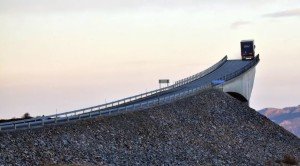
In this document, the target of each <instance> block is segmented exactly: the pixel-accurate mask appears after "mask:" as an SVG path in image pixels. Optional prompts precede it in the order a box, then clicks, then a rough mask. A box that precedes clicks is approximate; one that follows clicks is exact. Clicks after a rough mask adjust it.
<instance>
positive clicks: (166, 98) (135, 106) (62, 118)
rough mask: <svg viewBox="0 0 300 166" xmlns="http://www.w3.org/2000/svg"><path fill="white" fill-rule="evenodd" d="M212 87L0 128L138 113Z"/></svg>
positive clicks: (28, 127) (0, 128)
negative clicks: (130, 112) (129, 112)
mask: <svg viewBox="0 0 300 166" xmlns="http://www.w3.org/2000/svg"><path fill="white" fill-rule="evenodd" d="M210 87H211V85H210V84H207V85H204V86H201V87H197V88H193V89H188V90H186V91H183V92H179V93H175V94H171V95H168V96H164V97H157V98H154V99H152V100H147V101H145V102H141V103H137V104H131V105H127V106H123V107H116V108H110V109H104V110H95V111H93V112H88V113H83V114H79V115H76V114H75V115H71V116H68V114H62V115H65V116H55V117H52V116H45V117H43V118H40V119H36V120H35V121H29V122H23V123H13V124H9V125H5V126H0V131H10V130H18V129H30V128H37V127H42V126H45V125H50V124H58V123H66V122H69V121H75V120H81V119H88V118H94V117H98V116H107V115H112V114H117V113H120V112H122V113H123V112H126V111H136V110H139V109H145V108H150V107H153V106H157V105H162V104H166V103H170V102H173V101H175V100H177V99H181V98H184V97H187V96H190V95H193V94H194V93H197V92H199V91H200V90H204V89H207V88H210Z"/></svg>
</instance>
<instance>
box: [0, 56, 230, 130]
mask: <svg viewBox="0 0 300 166" xmlns="http://www.w3.org/2000/svg"><path fill="white" fill-rule="evenodd" d="M226 60H227V56H225V57H224V58H222V59H221V60H220V61H219V62H217V63H216V64H215V65H213V66H211V67H210V68H208V69H206V70H205V71H203V72H200V73H197V74H195V75H193V76H191V77H188V78H185V79H182V80H179V81H177V82H176V83H175V84H173V85H170V86H167V87H164V88H160V89H156V90H153V91H149V92H146V93H142V94H139V95H135V96H131V97H127V98H123V99H120V100H117V101H113V102H109V103H105V104H101V105H97V106H93V107H88V108H83V109H78V110H74V111H69V112H64V113H58V114H53V115H48V116H42V117H36V118H30V119H24V120H18V121H13V122H4V123H0V128H1V126H6V125H13V124H21V123H28V122H36V121H41V120H42V119H45V118H57V117H60V116H66V117H68V116H69V115H76V114H77V115H78V114H84V113H87V112H93V111H95V110H101V109H108V108H111V107H117V106H119V105H121V104H126V103H129V102H133V101H136V100H140V99H143V98H145V97H148V96H151V95H154V94H158V93H160V92H163V91H167V90H170V89H173V88H176V87H179V86H182V85H184V84H187V83H189V82H191V81H193V80H196V79H198V78H201V77H203V76H204V75H206V74H208V73H210V72H212V71H213V70H215V69H216V68H218V67H219V66H220V65H222V64H223V63H225V62H226Z"/></svg>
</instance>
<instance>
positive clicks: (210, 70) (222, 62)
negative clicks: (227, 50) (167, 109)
mask: <svg viewBox="0 0 300 166" xmlns="http://www.w3.org/2000/svg"><path fill="white" fill-rule="evenodd" d="M227 59H228V57H227V55H226V56H225V57H224V58H222V59H221V60H220V61H219V62H217V63H216V64H215V65H213V66H211V67H209V68H208V69H206V70H204V71H202V72H199V73H197V74H194V75H192V76H190V77H187V78H183V79H181V80H178V81H176V82H175V84H174V85H178V86H181V85H184V84H187V83H190V82H192V81H195V80H197V79H199V78H201V77H203V76H205V75H207V74H209V73H211V72H213V71H214V70H216V69H217V68H218V67H220V66H222V65H223V64H224V63H225V62H226V61H227Z"/></svg>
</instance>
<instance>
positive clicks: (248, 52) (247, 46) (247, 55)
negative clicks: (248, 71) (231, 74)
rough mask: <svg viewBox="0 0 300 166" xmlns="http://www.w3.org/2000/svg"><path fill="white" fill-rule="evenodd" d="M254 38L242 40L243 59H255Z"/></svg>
mask: <svg viewBox="0 0 300 166" xmlns="http://www.w3.org/2000/svg"><path fill="white" fill-rule="evenodd" d="M254 49H255V45H254V40H242V41H241V55H242V59H243V60H246V59H253V58H254V55H255V51H254Z"/></svg>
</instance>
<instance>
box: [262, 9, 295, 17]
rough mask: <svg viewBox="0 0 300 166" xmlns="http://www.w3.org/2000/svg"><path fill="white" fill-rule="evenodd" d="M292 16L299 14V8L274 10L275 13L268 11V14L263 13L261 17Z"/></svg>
mask: <svg viewBox="0 0 300 166" xmlns="http://www.w3.org/2000/svg"><path fill="white" fill-rule="evenodd" d="M292 16H300V8H299V9H292V10H285V11H280V12H275V13H269V14H264V15H263V17H273V18H278V17H292Z"/></svg>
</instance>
